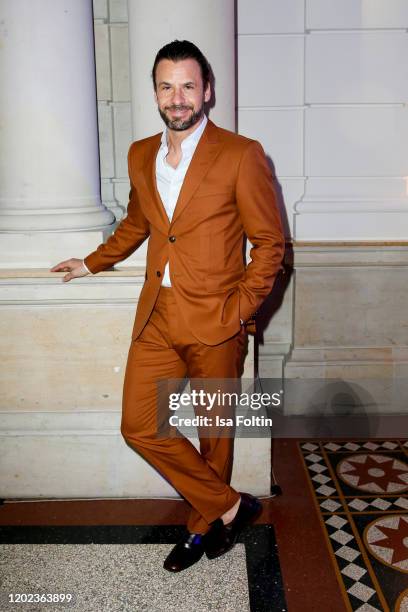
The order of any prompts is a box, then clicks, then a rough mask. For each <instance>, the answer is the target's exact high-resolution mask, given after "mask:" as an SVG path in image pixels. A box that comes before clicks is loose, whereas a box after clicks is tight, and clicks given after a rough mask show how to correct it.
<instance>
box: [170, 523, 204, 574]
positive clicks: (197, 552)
mask: <svg viewBox="0 0 408 612" xmlns="http://www.w3.org/2000/svg"><path fill="white" fill-rule="evenodd" d="M203 554H204V543H203V536H202V535H201V534H200V533H187V534H186V535H185V536H184V537H183V538H182V539H181V540H180V541H179V542H177V544H176V545H175V547H174V548H173V549H172V551H171V552H170V554H169V555H168V557H167V558H166V560H165V562H164V563H163V567H164V569H166V570H168V571H169V572H181V571H182V570H184V569H187V568H188V567H190V565H194V563H197V561H199V560H200V559H201V557H202V556H203Z"/></svg>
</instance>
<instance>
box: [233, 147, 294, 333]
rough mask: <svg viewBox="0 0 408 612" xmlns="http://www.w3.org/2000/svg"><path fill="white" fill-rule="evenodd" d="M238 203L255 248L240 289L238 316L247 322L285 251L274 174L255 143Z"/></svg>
mask: <svg viewBox="0 0 408 612" xmlns="http://www.w3.org/2000/svg"><path fill="white" fill-rule="evenodd" d="M236 199H237V205H238V209H239V213H240V217H241V221H242V225H243V227H244V231H245V233H246V235H247V238H248V240H249V241H250V242H251V244H252V248H251V251H250V257H251V261H250V263H249V264H248V266H247V268H246V271H245V276H244V278H243V280H242V281H241V282H240V283H239V285H238V290H239V309H240V313H239V314H240V318H241V319H242V320H243V321H247V320H248V319H250V318H251V316H252V315H254V314H255V312H256V310H257V309H258V308H259V306H260V305H261V304H262V302H263V301H264V299H265V298H266V297H267V295H268V294H269V293H270V291H271V289H272V286H273V283H274V281H275V277H276V275H277V273H278V271H279V269H280V267H281V262H282V259H283V254H284V249H285V240H284V235H283V231H282V223H281V218H280V213H279V210H278V206H277V198H276V192H275V188H274V186H273V179H272V174H271V171H270V168H269V166H268V162H267V160H266V157H265V153H264V150H263V148H262V146H261V145H260V144H259V142H257V141H255V140H253V141H251V142H250V143H249V145H248V146H247V148H246V149H245V151H244V153H243V156H242V159H241V163H240V166H239V170H238V178H237V186H236Z"/></svg>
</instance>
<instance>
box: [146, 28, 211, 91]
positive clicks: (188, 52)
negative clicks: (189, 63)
mask: <svg viewBox="0 0 408 612" xmlns="http://www.w3.org/2000/svg"><path fill="white" fill-rule="evenodd" d="M163 59H168V60H171V61H172V62H178V61H180V60H185V59H195V60H196V62H198V63H199V64H200V68H201V76H202V78H203V85H204V89H205V88H206V87H207V84H208V83H209V82H210V65H209V63H208V61H207V59H206V57H205V56H204V55H203V53H201V51H200V49H199V48H198V47H196V45H195V44H194V43H192V42H190V41H189V40H173V41H172V42H171V43H168V44H167V45H165V46H164V47H162V48H161V49H160V50H159V51H158V53H157V55H156V58H155V60H154V64H153V69H152V79H153V85H154V88H155V89H156V68H157V64H158V63H159V62H160V61H161V60H163Z"/></svg>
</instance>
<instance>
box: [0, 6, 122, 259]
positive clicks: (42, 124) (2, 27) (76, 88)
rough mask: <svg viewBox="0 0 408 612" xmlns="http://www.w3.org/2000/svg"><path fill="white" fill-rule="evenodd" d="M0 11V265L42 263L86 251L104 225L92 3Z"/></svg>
mask: <svg viewBox="0 0 408 612" xmlns="http://www.w3.org/2000/svg"><path fill="white" fill-rule="evenodd" d="M1 9H2V10H1V21H0V44H1V47H2V51H1V59H0V81H1V93H0V114H1V117H2V126H1V127H2V147H1V154H0V185H1V187H0V189H1V191H0V231H1V232H2V235H1V237H0V241H1V244H2V247H3V248H2V249H1V251H2V255H1V256H0V266H3V267H13V266H14V267H19V266H34V267H39V266H41V265H43V266H47V265H49V264H50V263H53V262H54V263H55V261H56V258H58V257H64V256H75V254H77V256H81V255H82V254H86V252H87V251H88V250H90V249H92V248H94V247H95V246H96V245H97V244H98V243H99V242H101V240H102V232H101V231H100V230H101V229H103V228H106V227H108V226H109V225H111V224H112V223H113V221H114V216H113V214H112V213H111V212H110V211H108V210H107V209H106V208H105V207H104V206H103V205H102V203H101V197H100V174H99V149H98V128H97V106H96V84H95V57H94V35H93V12H92V0H58V2H55V0H36V1H35V2H32V0H2V4H1ZM84 230H86V231H87V232H85V233H84V235H82V236H76V234H77V233H78V232H84ZM90 230H99V231H95V232H92V231H90ZM42 232H51V234H47V237H46V238H45V237H44V235H42ZM60 232H67V233H68V234H67V235H66V236H65V237H64V238H63V237H62V236H61V235H59V234H55V233H60ZM53 234H54V235H53ZM78 249H79V251H78ZM27 250H28V251H29V256H27V257H25V256H24V255H23V251H27Z"/></svg>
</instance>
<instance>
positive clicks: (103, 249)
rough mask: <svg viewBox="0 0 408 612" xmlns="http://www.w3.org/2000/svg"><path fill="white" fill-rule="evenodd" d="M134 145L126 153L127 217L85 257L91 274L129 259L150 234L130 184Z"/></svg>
mask: <svg viewBox="0 0 408 612" xmlns="http://www.w3.org/2000/svg"><path fill="white" fill-rule="evenodd" d="M134 144H135V143H133V144H132V145H131V146H130V148H129V153H128V169H129V179H130V193H129V204H128V209H127V215H126V217H124V218H123V219H122V220H121V222H120V223H119V225H118V226H117V228H116V230H115V231H114V232H113V234H112V235H111V236H110V237H109V238H108V239H107V241H106V242H104V243H103V244H100V245H99V246H98V248H97V249H96V250H95V251H93V252H92V253H90V254H89V255H87V257H85V259H84V263H85V265H86V266H87V268H88V269H89V270H90V271H91V272H92V273H93V274H96V273H97V272H101V271H102V270H106V269H107V268H111V267H112V266H113V265H114V264H116V263H118V262H119V261H122V260H123V259H126V257H129V255H131V254H132V253H133V252H134V251H135V250H136V249H137V248H138V247H139V246H140V245H141V244H142V242H143V241H144V240H145V239H146V238H147V237H148V235H149V233H150V227H149V222H148V220H147V219H146V217H145V216H144V214H143V212H142V209H141V207H140V202H139V199H138V197H137V191H136V189H135V186H134V185H133V183H132V171H131V151H132V147H133V146H134Z"/></svg>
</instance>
